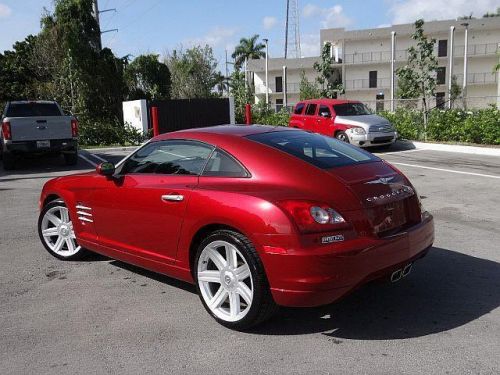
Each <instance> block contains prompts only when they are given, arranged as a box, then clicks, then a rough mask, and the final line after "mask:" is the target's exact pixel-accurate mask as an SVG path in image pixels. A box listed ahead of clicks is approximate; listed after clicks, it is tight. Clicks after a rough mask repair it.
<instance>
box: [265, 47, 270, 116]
mask: <svg viewBox="0 0 500 375" xmlns="http://www.w3.org/2000/svg"><path fill="white" fill-rule="evenodd" d="M264 43H265V44H266V106H268V105H269V39H267V38H266V39H264Z"/></svg>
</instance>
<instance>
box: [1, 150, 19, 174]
mask: <svg viewBox="0 0 500 375" xmlns="http://www.w3.org/2000/svg"><path fill="white" fill-rule="evenodd" d="M2 159H3V169H5V170H6V171H11V170H13V169H15V168H16V157H15V156H14V155H12V154H11V153H10V152H3V153H2Z"/></svg>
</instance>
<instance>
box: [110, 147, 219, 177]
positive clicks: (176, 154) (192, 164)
mask: <svg viewBox="0 0 500 375" xmlns="http://www.w3.org/2000/svg"><path fill="white" fill-rule="evenodd" d="M213 149H214V148H213V147H212V146H209V145H206V144H204V143H201V142H196V141H184V140H167V141H158V142H151V143H149V144H147V145H146V146H144V147H142V148H141V149H139V150H137V152H136V153H135V154H133V155H132V156H131V157H130V158H128V159H127V160H126V161H125V163H124V164H123V167H122V169H121V171H120V172H119V173H120V174H131V173H147V174H167V175H200V174H201V172H202V170H203V167H204V166H205V164H206V163H207V160H208V158H209V156H210V154H211V153H212V151H213Z"/></svg>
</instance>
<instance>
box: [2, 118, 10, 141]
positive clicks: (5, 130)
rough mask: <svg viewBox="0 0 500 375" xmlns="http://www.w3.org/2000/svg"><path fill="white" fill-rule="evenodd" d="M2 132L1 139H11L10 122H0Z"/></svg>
mask: <svg viewBox="0 0 500 375" xmlns="http://www.w3.org/2000/svg"><path fill="white" fill-rule="evenodd" d="M2 134H3V139H5V140H7V141H10V140H11V139H12V133H11V131H10V122H8V121H4V122H2Z"/></svg>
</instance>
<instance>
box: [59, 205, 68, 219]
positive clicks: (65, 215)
mask: <svg viewBox="0 0 500 375" xmlns="http://www.w3.org/2000/svg"><path fill="white" fill-rule="evenodd" d="M59 212H60V213H61V220H62V221H63V222H64V223H69V222H70V220H69V212H68V209H67V208H66V207H61V208H60V209H59Z"/></svg>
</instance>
